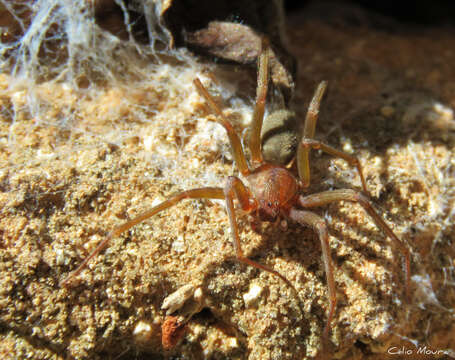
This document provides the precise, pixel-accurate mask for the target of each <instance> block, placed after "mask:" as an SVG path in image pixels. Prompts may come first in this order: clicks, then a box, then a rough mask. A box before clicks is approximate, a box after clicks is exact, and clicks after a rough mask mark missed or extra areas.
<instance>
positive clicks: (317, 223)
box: [289, 208, 337, 340]
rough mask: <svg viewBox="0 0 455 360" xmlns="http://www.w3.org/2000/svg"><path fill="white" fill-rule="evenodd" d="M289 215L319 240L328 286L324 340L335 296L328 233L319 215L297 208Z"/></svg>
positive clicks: (335, 299) (329, 325) (332, 311)
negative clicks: (327, 312) (327, 310)
mask: <svg viewBox="0 0 455 360" xmlns="http://www.w3.org/2000/svg"><path fill="white" fill-rule="evenodd" d="M289 217H290V218H291V219H292V220H294V221H296V222H298V223H299V224H301V225H304V226H310V227H311V228H313V229H314V231H316V232H317V234H318V236H319V240H320V241H321V249H322V259H323V261H324V268H325V275H326V277H327V285H328V287H329V302H330V305H329V314H328V316H327V323H326V325H325V328H324V333H323V338H324V339H325V340H326V339H327V338H328V335H329V331H330V328H331V323H332V319H333V315H334V314H335V309H336V304H337V298H336V288H335V280H334V278H333V264H332V258H331V256H330V247H329V233H328V231H327V225H326V223H325V220H324V219H323V218H321V217H320V216H319V215H317V214H314V213H312V212H310V211H305V210H297V209H294V208H292V209H291V210H290V212H289Z"/></svg>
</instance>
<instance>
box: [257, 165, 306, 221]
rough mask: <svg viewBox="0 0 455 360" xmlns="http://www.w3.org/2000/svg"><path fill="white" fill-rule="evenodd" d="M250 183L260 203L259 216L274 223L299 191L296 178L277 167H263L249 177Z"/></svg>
mask: <svg viewBox="0 0 455 360" xmlns="http://www.w3.org/2000/svg"><path fill="white" fill-rule="evenodd" d="M248 182H249V183H250V190H251V192H252V193H253V195H254V197H255V199H256V201H257V203H258V212H259V216H260V218H261V219H262V220H265V221H273V220H275V219H276V218H277V216H278V215H279V214H280V212H281V211H286V210H288V209H289V208H290V207H291V206H292V205H293V204H294V202H295V199H296V196H297V193H298V190H299V185H298V180H297V179H296V178H295V176H294V175H292V173H291V172H289V171H288V170H287V169H285V168H284V167H281V166H277V165H269V164H265V165H262V166H261V167H259V168H258V169H256V170H255V171H254V172H253V173H252V174H251V175H249V176H248Z"/></svg>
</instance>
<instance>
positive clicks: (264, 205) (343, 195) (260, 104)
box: [61, 40, 410, 338]
mask: <svg viewBox="0 0 455 360" xmlns="http://www.w3.org/2000/svg"><path fill="white" fill-rule="evenodd" d="M269 52H270V49H269V46H268V43H267V41H266V40H263V42H262V50H261V53H260V56H259V59H258V85H257V94H256V104H255V108H254V113H253V119H252V125H251V134H250V141H249V148H250V152H251V156H252V163H253V165H255V166H254V168H250V166H248V163H247V160H246V157H245V154H244V151H243V148H242V145H241V142H240V138H239V136H238V134H237V133H236V132H235V130H234V128H233V127H232V125H231V124H230V122H229V121H228V120H227V119H226V117H225V116H224V115H223V113H222V111H221V110H220V108H219V107H218V105H217V104H216V103H215V101H214V100H213V98H212V97H211V96H210V95H209V93H208V91H207V90H206V89H205V88H204V86H203V85H202V83H201V82H200V80H199V79H197V78H196V79H195V80H194V85H195V86H196V88H197V90H198V91H199V93H200V94H201V95H202V96H203V97H204V98H205V100H206V102H207V104H208V106H209V107H210V109H211V110H212V111H213V112H214V113H215V114H216V115H217V121H218V122H219V123H220V124H221V125H222V126H224V128H225V129H226V131H227V134H228V136H229V141H230V144H231V147H232V151H233V156H234V159H235V162H236V163H237V166H238V168H239V171H240V173H241V174H242V175H243V177H244V178H245V179H246V180H247V181H248V183H249V185H250V187H249V188H248V187H246V186H245V185H244V184H243V183H242V181H241V180H240V179H239V178H238V177H236V176H229V177H228V179H227V183H226V186H225V187H224V188H215V187H204V188H199V189H192V190H187V191H183V192H180V193H177V194H175V195H173V196H171V197H170V198H169V199H168V200H166V201H164V202H162V203H161V204H159V205H157V206H155V207H153V208H152V209H150V210H149V211H147V212H144V213H142V214H140V215H139V216H137V217H136V218H134V219H132V220H129V221H127V222H125V223H124V224H122V225H120V226H117V227H115V228H114V229H113V230H112V231H111V232H110V233H109V234H108V235H107V237H106V238H105V239H104V240H103V241H101V243H100V244H99V245H98V246H97V247H96V249H95V250H93V252H92V253H91V254H90V255H89V256H88V257H87V258H86V259H85V260H84V261H83V262H82V263H81V264H80V265H79V267H78V268H77V269H76V270H74V271H73V272H72V273H71V274H69V275H68V276H67V277H66V278H65V279H64V280H63V281H62V282H61V285H63V286H64V285H67V284H68V283H69V281H70V280H71V279H72V278H74V277H75V276H77V275H78V274H79V273H80V272H81V271H82V270H83V269H84V268H85V266H86V265H87V263H88V262H89V261H90V260H91V259H92V258H93V257H95V256H96V255H97V254H98V253H99V252H100V251H101V250H103V249H104V247H106V245H107V244H108V242H109V240H111V239H112V238H115V237H117V236H119V235H120V234H121V233H123V232H124V231H126V230H128V229H130V228H131V227H133V226H135V225H137V224H139V223H141V222H142V221H144V220H146V219H148V218H150V217H152V216H153V215H155V214H157V213H159V212H160V211H163V210H165V209H168V208H170V207H171V206H173V205H175V204H176V203H178V202H179V201H181V200H184V199H224V200H225V201H226V208H227V213H228V216H229V221H230V226H231V232H232V239H233V242H234V247H235V251H236V256H237V260H238V261H240V262H243V263H246V264H248V265H251V266H254V267H256V268H259V269H262V270H265V271H268V272H270V273H272V274H274V275H276V276H278V277H280V278H281V279H282V280H284V281H285V282H286V283H287V284H289V285H291V284H290V282H289V281H288V280H287V279H286V278H285V277H284V276H283V275H281V274H280V273H278V272H277V271H275V270H273V269H271V268H269V267H267V266H265V265H262V264H260V263H257V262H255V261H253V260H251V259H249V258H247V257H245V256H244V254H243V251H242V248H241V245H240V238H239V232H238V228H237V222H236V217H235V211H234V199H235V198H236V199H237V200H238V202H239V204H240V208H241V209H242V210H244V211H246V212H249V213H250V214H251V215H253V216H254V217H256V218H257V219H258V220H260V221H269V222H275V221H278V220H282V221H284V222H285V221H286V219H291V220H293V221H295V222H297V223H299V224H301V225H303V226H309V227H311V228H313V229H314V230H315V231H316V233H317V234H318V236H319V239H320V241H321V248H322V256H323V261H324V266H325V272H326V276H327V284H328V292H329V301H330V306H329V312H328V316H327V322H326V325H325V328H324V333H323V335H324V338H327V336H328V333H329V331H330V328H331V321H332V318H333V315H334V312H335V307H336V289H335V281H334V277H333V265H332V259H331V257H330V249H329V235H328V231H327V225H326V222H325V220H324V219H323V218H322V217H320V216H319V215H317V214H315V213H313V212H310V211H308V210H304V209H311V208H314V207H319V206H322V205H326V204H329V203H331V202H335V201H351V202H357V203H359V204H360V205H361V206H362V207H363V208H364V209H365V211H366V212H367V213H368V214H369V215H370V217H371V218H372V219H373V221H374V222H375V223H376V225H377V226H378V227H379V228H380V229H382V230H383V231H384V233H385V234H386V235H387V236H389V237H390V238H391V239H392V240H393V241H394V243H395V245H396V246H398V248H399V250H400V251H401V253H402V254H403V256H404V258H405V279H406V280H405V282H406V284H405V286H406V296H407V297H409V290H410V252H409V250H408V248H407V247H406V245H405V244H404V243H403V242H402V241H401V240H400V239H399V238H398V237H397V236H396V235H395V233H394V232H393V231H392V229H391V228H390V227H389V226H388V225H387V224H386V223H385V222H384V220H383V219H382V218H381V217H380V216H379V215H378V214H377V213H376V211H375V210H374V209H373V207H372V205H371V204H370V202H369V200H368V198H367V196H366V195H364V194H362V193H360V192H357V191H354V190H351V189H341V190H331V191H324V192H321V193H317V194H312V195H306V196H303V195H301V192H304V191H305V189H307V188H308V186H309V185H310V167H309V153H310V150H311V149H320V150H322V151H324V152H326V153H328V154H330V155H332V156H335V157H339V158H341V159H344V160H345V161H347V162H348V163H349V164H350V165H352V166H355V167H356V168H357V171H358V173H359V176H360V179H361V182H362V188H363V191H364V193H365V194H368V191H367V186H366V182H365V179H364V177H363V173H362V168H361V165H360V163H359V161H358V159H357V158H356V157H354V156H351V155H348V154H345V153H343V152H341V151H339V150H336V149H334V148H333V147H331V146H328V145H325V144H323V143H321V142H320V141H318V140H314V139H313V137H314V133H315V127H316V122H317V118H318V113H319V106H320V103H321V100H322V97H323V95H324V92H325V89H326V87H327V82H325V81H323V82H321V83H320V84H319V86H318V88H317V89H316V92H315V94H314V96H313V99H312V100H311V103H310V105H309V108H308V112H307V116H306V119H305V123H304V127H303V136H302V139H301V141H300V143H299V145H298V150H297V170H298V176H299V178H297V177H296V176H294V175H293V174H292V173H291V172H290V171H289V170H288V169H287V168H286V167H284V166H281V165H275V164H271V163H266V162H265V161H264V160H263V155H262V149H261V146H262V145H261V128H262V122H263V117H264V108H265V101H266V95H267V87H268V61H269ZM291 286H292V285H291Z"/></svg>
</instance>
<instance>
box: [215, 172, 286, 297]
mask: <svg viewBox="0 0 455 360" xmlns="http://www.w3.org/2000/svg"><path fill="white" fill-rule="evenodd" d="M224 196H225V199H226V209H227V213H228V217H229V223H230V225H231V236H232V240H233V242H234V249H235V253H236V256H237V260H238V261H240V262H243V263H245V264H248V265H251V266H254V267H255V268H258V269H261V270H264V271H267V272H269V273H271V274H273V275H275V276H278V277H279V278H280V279H281V280H283V281H284V282H285V283H286V284H287V285H289V286H290V287H291V288H292V289H294V290H295V288H294V286H293V285H292V284H291V283H290V281H289V280H288V279H286V278H285V277H284V276H283V275H281V274H280V273H279V272H278V271H275V270H273V269H271V268H269V267H268V266H265V265H262V264H260V263H258V262H256V261H253V260H251V259H248V258H247V257H245V255H243V251H242V247H241V245H240V237H239V230H238V226H237V220H236V217H235V209H234V196H237V199H238V200H239V202H240V206H241V208H242V210H245V211H251V210H254V209H255V208H256V207H257V204H256V203H255V201H251V200H250V199H251V197H250V192H249V190H248V189H247V188H246V187H245V185H243V183H242V181H241V180H240V179H239V178H237V177H235V176H229V177H228V182H227V184H226V187H225V188H224Z"/></svg>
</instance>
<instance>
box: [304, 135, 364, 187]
mask: <svg viewBox="0 0 455 360" xmlns="http://www.w3.org/2000/svg"><path fill="white" fill-rule="evenodd" d="M310 149H320V150H322V151H324V152H326V153H327V154H330V155H332V156H334V157H338V158H341V159H343V160H345V161H346V162H347V163H348V164H349V165H351V166H355V167H356V168H357V171H358V173H359V176H360V180H361V182H362V188H363V191H364V193H365V194H367V195H368V189H367V183H366V182H365V178H364V176H363V172H362V166H361V165H360V161H359V159H357V158H356V157H355V156H352V155H349V154H346V153H344V152H343V151H340V150H337V149H335V148H333V147H331V146H329V145H326V144H324V143H322V142H320V141H319V140H313V139H306V138H303V139H302V141H301V142H300V144H299V150H298V154H299V153H300V152H302V153H304V154H307V153H308V152H309V150H310ZM297 156H298V155H297ZM298 159H299V158H298ZM302 159H303V158H302ZM306 161H307V159H306V160H305V161H303V162H304V164H303V165H302V166H303V168H304V170H303V173H302V174H301V173H300V171H299V176H300V175H301V176H300V178H301V179H302V181H303V186H304V187H308V186H309V185H310V168H309V163H308V162H306ZM299 164H300V159H299Z"/></svg>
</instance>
